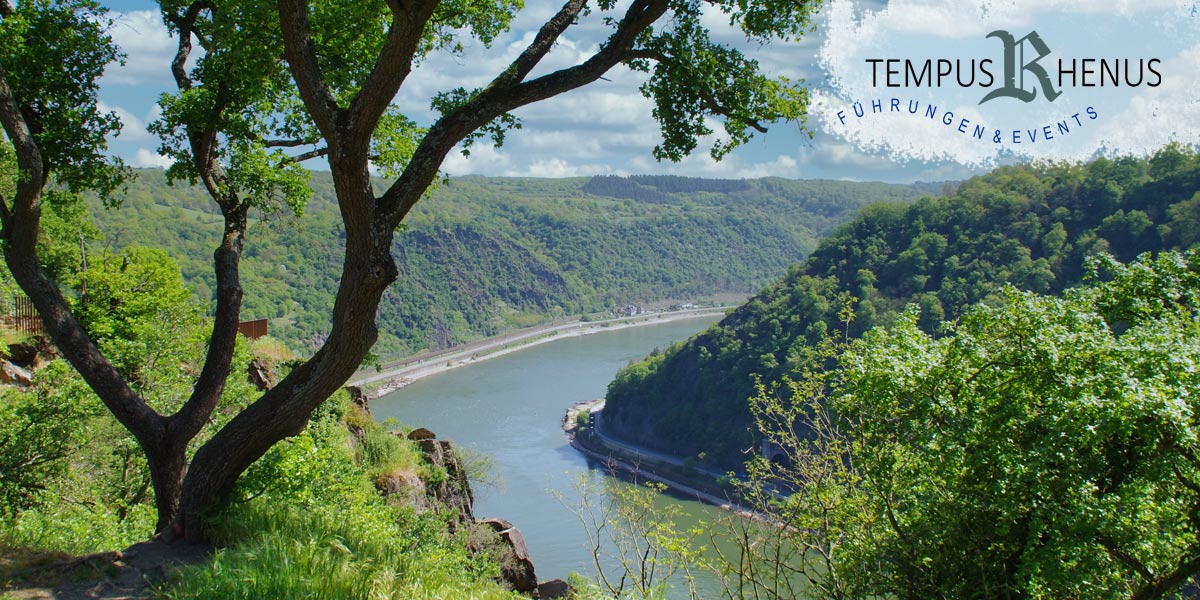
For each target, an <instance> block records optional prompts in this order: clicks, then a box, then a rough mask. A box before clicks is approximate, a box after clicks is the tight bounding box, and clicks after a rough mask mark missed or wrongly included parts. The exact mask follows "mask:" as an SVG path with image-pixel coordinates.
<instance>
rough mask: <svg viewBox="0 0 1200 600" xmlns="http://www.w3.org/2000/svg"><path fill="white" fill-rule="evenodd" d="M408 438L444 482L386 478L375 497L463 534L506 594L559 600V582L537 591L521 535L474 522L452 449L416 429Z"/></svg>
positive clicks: (463, 472) (465, 480)
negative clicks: (494, 569) (496, 571)
mask: <svg viewBox="0 0 1200 600" xmlns="http://www.w3.org/2000/svg"><path fill="white" fill-rule="evenodd" d="M397 435H400V434H397ZM407 437H408V439H409V440H411V441H413V442H415V443H416V444H417V446H418V447H419V448H420V449H421V452H422V454H423V458H424V460H425V462H427V463H428V464H429V466H431V467H432V468H431V469H430V470H429V471H430V472H432V473H438V474H441V473H445V476H444V477H442V476H438V477H434V478H429V479H427V480H424V481H422V480H421V479H420V478H419V477H416V476H414V475H411V474H403V473H402V474H395V475H388V476H385V477H380V478H379V480H377V481H376V482H375V485H376V487H377V488H378V489H379V491H380V492H381V493H383V494H384V495H385V496H388V497H389V498H395V499H396V501H398V502H405V503H407V504H411V505H413V506H416V507H417V508H418V509H419V510H428V511H433V512H434V513H437V514H440V515H443V517H444V519H445V522H446V527H447V529H448V530H449V531H450V533H462V534H465V538H466V539H467V540H468V542H467V543H468V544H469V546H470V549H471V551H472V552H473V553H476V554H478V555H481V556H486V557H487V558H489V559H491V560H493V561H495V562H496V563H497V564H498V565H499V566H500V575H501V580H502V582H503V583H505V584H506V585H507V586H508V587H509V588H510V589H512V590H514V591H517V592H521V593H524V594H529V595H530V596H531V597H533V598H559V597H563V596H561V595H557V593H556V592H554V591H553V590H560V589H563V588H562V586H561V585H559V584H560V583H561V582H558V581H557V580H555V581H552V582H548V583H547V584H546V585H539V583H538V578H537V572H536V569H535V567H534V563H533V556H532V554H531V553H530V551H529V547H528V545H527V544H526V543H525V536H524V534H522V533H521V530H520V529H517V528H516V527H514V526H513V524H512V523H510V522H508V521H506V520H504V519H483V520H478V519H476V517H475V506H474V504H475V494H474V492H473V491H472V490H471V481H470V479H469V476H468V472H467V466H466V463H465V462H464V461H463V459H462V457H461V456H460V455H459V454H458V452H457V451H456V450H455V448H454V444H453V443H451V442H450V441H448V440H439V439H437V435H436V434H434V433H433V432H432V431H430V430H428V429H425V428H418V429H415V430H413V431H412V432H410V433H409V434H408V436H407ZM564 591H565V590H564ZM543 592H544V593H543Z"/></svg>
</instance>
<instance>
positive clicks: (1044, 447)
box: [751, 251, 1200, 599]
mask: <svg viewBox="0 0 1200 600" xmlns="http://www.w3.org/2000/svg"><path fill="white" fill-rule="evenodd" d="M1090 264H1091V268H1092V273H1093V275H1092V277H1091V280H1090V282H1089V283H1088V284H1087V285H1084V286H1082V287H1080V288H1075V289H1071V290H1069V291H1068V292H1067V293H1066V295H1065V297H1052V296H1045V295H1040V294H1036V293H1032V292H1021V291H1018V290H1016V289H1014V288H1011V287H1008V288H1006V289H1005V290H1003V291H1002V293H1001V298H1000V300H999V302H998V303H997V304H996V305H995V306H987V305H982V304H981V305H976V306H973V307H971V308H970V309H968V310H966V311H965V314H964V316H963V318H962V319H961V321H959V322H957V323H955V324H952V325H948V326H947V328H946V329H945V330H944V331H943V332H942V335H941V336H939V337H935V336H933V335H930V334H929V333H926V332H925V331H922V329H921V328H920V327H919V326H918V321H919V314H918V309H917V307H915V306H913V307H911V308H910V310H908V311H906V312H905V313H904V314H903V315H902V316H901V317H900V319H898V320H897V322H896V323H895V324H894V325H893V326H891V327H878V328H875V329H873V330H871V331H870V332H869V333H867V334H866V335H864V336H863V337H862V338H861V339H859V340H856V341H854V342H852V343H850V344H848V345H843V346H842V348H843V349H844V351H842V352H841V353H840V354H838V355H837V366H836V367H835V368H833V369H832V370H828V369H826V368H825V367H824V365H823V364H822V361H820V360H818V361H815V366H813V367H810V368H809V369H807V370H805V371H803V374H804V375H808V377H804V378H800V379H796V380H795V381H794V382H792V383H790V385H785V386H783V387H781V388H776V389H772V388H770V387H768V386H764V387H763V388H761V389H760V393H759V394H758V396H757V397H755V398H754V399H753V400H752V401H751V407H752V410H753V412H754V414H755V418H756V424H757V426H758V427H759V428H760V429H761V431H762V432H763V433H764V434H765V435H766V436H767V439H768V440H770V441H771V442H772V444H774V446H775V447H776V448H777V449H779V450H780V451H782V452H783V453H784V455H785V456H786V457H787V460H777V461H775V462H774V463H771V462H767V461H762V460H760V461H759V462H757V463H756V465H755V466H754V468H753V474H754V477H753V478H754V479H755V480H756V481H757V482H758V484H759V485H760V486H766V487H758V488H757V489H756V491H755V492H754V494H753V495H754V497H755V498H756V499H757V500H758V501H759V506H760V508H762V509H763V510H766V511H768V512H770V513H771V514H772V515H775V516H777V517H778V518H779V519H781V520H782V521H783V523H784V524H785V525H787V526H789V527H787V528H786V530H787V531H788V532H789V534H788V536H787V537H788V538H789V543H790V544H795V545H796V546H793V547H799V548H807V549H809V550H811V551H812V552H811V554H809V555H807V556H805V555H804V553H803V552H801V553H797V554H794V555H792V560H794V561H795V562H794V563H792V564H794V565H795V566H796V568H798V569H799V570H800V571H801V572H803V573H804V575H805V576H806V577H810V578H812V581H813V582H814V585H812V586H809V587H808V588H807V590H808V591H807V595H808V596H809V597H817V598H875V597H895V598H1113V597H1124V598H1134V599H1141V598H1160V597H1169V594H1170V593H1172V592H1174V591H1175V590H1177V589H1178V588H1179V587H1180V586H1181V585H1182V584H1183V583H1184V582H1186V581H1188V580H1190V578H1191V577H1193V576H1194V574H1195V573H1196V571H1197V569H1198V568H1200V544H1198V543H1197V538H1196V531H1197V530H1200V521H1198V520H1197V515H1198V514H1200V512H1198V509H1200V485H1197V484H1198V480H1197V478H1198V477H1200V462H1197V447H1196V445H1197V443H1198V442H1197V440H1198V439H1200V438H1198V437H1197V426H1198V425H1200V423H1198V421H1197V419H1196V414H1197V406H1196V398H1197V389H1198V386H1200V379H1198V378H1197V371H1196V368H1195V365H1196V361H1197V359H1198V358H1200V355H1198V353H1200V330H1198V329H1197V321H1196V316H1197V314H1198V313H1197V311H1198V310H1200V304H1198V303H1197V297H1196V290H1197V289H1200V288H1198V287H1197V286H1198V285H1200V252H1197V251H1192V252H1190V253H1188V254H1187V255H1186V256H1185V255H1181V254H1178V253H1173V252H1172V253H1164V254H1162V255H1161V256H1159V257H1157V258H1152V257H1151V256H1150V255H1148V254H1147V255H1143V256H1142V257H1141V258H1139V259H1138V260H1137V261H1136V262H1134V263H1132V264H1129V265H1125V264H1122V263H1120V262H1117V261H1115V260H1113V259H1112V258H1111V257H1108V256H1102V257H1100V258H1098V259H1096V260H1093V261H1091V263H1090ZM770 489H786V490H788V491H790V492H792V493H791V494H790V495H789V496H788V497H787V498H786V499H777V498H775V497H774V496H772V495H770V493H769V490H770Z"/></svg>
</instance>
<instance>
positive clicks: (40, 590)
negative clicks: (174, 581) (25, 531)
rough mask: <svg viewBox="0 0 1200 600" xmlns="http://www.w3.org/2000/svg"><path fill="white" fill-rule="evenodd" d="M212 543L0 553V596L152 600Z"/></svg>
mask: <svg viewBox="0 0 1200 600" xmlns="http://www.w3.org/2000/svg"><path fill="white" fill-rule="evenodd" d="M211 553H212V548H210V547H208V546H199V545H186V544H175V545H170V546H168V545H166V544H161V543H153V542H143V543H140V544H134V545H133V546H130V547H129V548H126V549H125V550H121V551H116V552H104V553H100V554H91V555H88V556H75V557H69V556H61V555H30V554H28V553H21V552H20V551H19V550H7V549H6V550H4V551H3V552H2V555H0V580H2V581H3V583H4V587H3V588H2V590H0V600H34V599H38V600H41V599H46V600H50V599H53V600H93V599H100V598H102V599H105V600H124V599H128V600H133V599H142V598H151V597H152V596H151V592H152V590H153V586H154V585H156V584H158V583H159V582H161V581H163V580H164V579H165V578H166V577H167V576H168V575H169V573H170V571H171V569H173V568H175V567H178V566H181V565H187V564H193V563H196V562H201V561H203V560H205V559H206V558H208V556H209V555H210V554H211Z"/></svg>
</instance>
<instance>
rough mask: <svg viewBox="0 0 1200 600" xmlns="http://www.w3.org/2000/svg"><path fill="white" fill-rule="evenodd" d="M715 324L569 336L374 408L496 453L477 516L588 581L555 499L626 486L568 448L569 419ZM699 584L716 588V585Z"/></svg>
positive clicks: (458, 372) (710, 511) (578, 537)
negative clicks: (626, 373) (594, 487)
mask: <svg viewBox="0 0 1200 600" xmlns="http://www.w3.org/2000/svg"><path fill="white" fill-rule="evenodd" d="M716 319H717V318H716V317H705V318H695V319H685V320H680V321H673V322H668V323H661V324H654V325H642V326H638V327H630V328H625V329H619V330H615V331H604V332H601V333H595V334H591V335H585V336H576V337H566V338H563V339H561V340H555V341H553V342H549V343H546V344H542V345H538V346H533V347H530V348H528V349H525V350H522V351H520V352H515V353H512V354H508V355H505V356H501V357H498V358H494V359H491V360H487V361H482V362H480V363H478V364H472V365H469V366H465V367H461V368H458V369H454V370H452V371H447V372H445V373H442V374H439V375H434V376H430V377H427V378H424V379H420V380H418V381H416V382H414V383H412V384H411V385H409V386H407V387H404V388H402V389H400V390H397V391H396V392H393V393H391V394H388V395H386V396H384V397H382V398H379V399H377V400H375V401H373V402H372V403H371V411H372V413H373V414H374V415H375V418H376V419H377V420H380V421H382V420H384V419H387V418H389V417H395V418H396V419H398V420H399V421H400V422H401V423H403V424H404V425H409V426H414V427H418V426H419V427H426V428H428V429H430V430H432V431H433V432H435V433H436V434H437V435H438V437H439V438H441V439H449V440H452V441H454V442H455V443H457V444H460V445H464V446H468V447H471V448H474V449H475V450H477V451H479V452H482V453H485V454H487V455H489V456H490V457H491V458H492V460H493V461H494V466H493V471H494V472H495V475H497V476H498V477H499V479H500V484H499V485H497V486H486V485H485V486H479V485H476V486H475V488H476V489H475V494H476V497H475V514H476V515H477V516H478V517H479V518H487V517H502V518H504V519H507V520H509V521H511V522H512V523H513V524H514V525H516V526H517V527H518V528H519V529H520V530H521V531H522V532H523V533H524V534H525V539H526V541H527V542H528V544H529V548H530V551H531V552H532V554H533V559H534V563H535V564H536V566H537V572H538V576H539V578H541V579H542V580H547V579H552V578H563V579H565V578H566V576H567V574H568V573H570V572H572V571H574V572H579V573H584V574H589V575H590V574H593V572H594V570H595V569H594V567H593V566H592V560H591V554H590V548H589V546H588V543H587V536H586V534H585V531H584V529H583V526H582V525H581V524H580V523H579V521H578V519H577V517H576V515H575V513H573V512H572V511H571V510H570V509H568V508H566V507H565V506H563V504H562V503H561V502H560V501H559V500H558V499H557V498H556V497H555V494H554V492H555V491H557V492H559V493H561V494H562V495H563V496H564V500H566V501H567V503H571V502H575V501H577V500H578V494H577V493H576V491H575V482H576V480H577V479H578V478H579V477H580V476H581V474H583V475H584V476H585V477H586V478H587V479H589V480H591V481H593V482H595V483H602V484H603V485H628V484H624V483H621V482H618V481H617V480H615V479H612V478H610V477H609V476H608V475H607V474H605V473H604V471H603V469H602V468H601V467H600V466H599V465H594V464H593V465H589V461H588V460H587V459H586V458H585V457H584V456H583V455H582V454H580V453H579V452H577V451H576V450H575V449H573V448H571V447H570V446H568V445H567V441H566V437H565V436H564V435H563V431H562V427H561V421H562V416H563V413H564V412H565V411H566V409H567V408H568V407H569V406H570V405H572V404H574V403H576V402H581V401H584V400H591V399H594V398H600V397H603V396H604V392H605V389H606V388H607V386H608V383H609V381H611V380H612V378H613V376H614V375H616V372H617V370H618V369H620V368H621V367H623V366H625V365H626V364H628V363H629V361H631V360H635V359H640V358H642V357H644V356H645V355H646V354H648V353H650V352H651V351H652V350H653V349H654V348H656V347H658V348H666V347H667V346H668V345H670V344H671V343H672V342H675V341H679V340H683V339H685V338H687V337H689V336H691V335H692V334H695V333H697V332H699V331H701V330H703V329H704V328H705V327H707V326H708V325H709V324H710V323H712V322H714V321H715V320H716ZM663 502H665V503H671V504H673V505H675V506H678V507H679V508H681V509H682V510H683V511H684V512H686V513H687V515H688V517H687V518H686V519H684V520H681V521H680V522H679V525H680V526H681V527H687V526H692V525H695V524H696V523H698V522H700V521H707V522H711V521H713V520H715V519H717V518H719V517H721V516H723V515H722V513H721V511H720V510H719V509H717V508H714V507H711V506H707V505H704V504H701V503H699V502H695V501H688V500H683V499H677V498H667V499H664V500H663ZM701 585H702V586H703V587H705V588H709V589H711V586H713V585H715V582H713V581H706V582H704V581H702V582H701ZM680 593H681V592H680V591H678V590H677V591H676V592H675V593H673V594H672V596H673V597H679V596H680ZM706 595H707V594H706Z"/></svg>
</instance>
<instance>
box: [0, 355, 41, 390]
mask: <svg viewBox="0 0 1200 600" xmlns="http://www.w3.org/2000/svg"><path fill="white" fill-rule="evenodd" d="M0 383H7V384H9V385H19V386H22V387H28V386H29V385H30V384H32V383H33V373H30V372H29V371H27V370H26V369H22V368H21V367H18V366H17V365H14V364H12V363H11V362H8V361H7V360H0Z"/></svg>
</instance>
